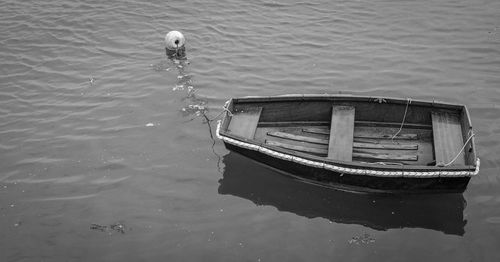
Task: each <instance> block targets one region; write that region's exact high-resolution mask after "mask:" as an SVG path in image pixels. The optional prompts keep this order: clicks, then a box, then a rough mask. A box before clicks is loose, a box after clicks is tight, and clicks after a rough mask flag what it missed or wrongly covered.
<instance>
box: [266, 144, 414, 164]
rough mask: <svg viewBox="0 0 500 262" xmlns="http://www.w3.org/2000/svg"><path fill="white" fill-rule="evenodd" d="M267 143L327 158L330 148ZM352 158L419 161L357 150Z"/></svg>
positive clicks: (395, 155)
mask: <svg viewBox="0 0 500 262" xmlns="http://www.w3.org/2000/svg"><path fill="white" fill-rule="evenodd" d="M265 142H266V144H267V145H271V146H277V147H282V148H285V149H290V150H294V151H300V152H305V153H312V154H318V155H323V156H326V155H327V154H328V148H327V147H326V146H325V147H320V148H315V147H305V146H299V145H291V144H286V143H282V142H278V141H270V140H266V141H265ZM352 157H353V158H364V159H373V160H400V161H417V160H418V156H417V155H405V154H378V153H372V152H367V151H360V152H358V150H355V151H354V152H353V153H352Z"/></svg>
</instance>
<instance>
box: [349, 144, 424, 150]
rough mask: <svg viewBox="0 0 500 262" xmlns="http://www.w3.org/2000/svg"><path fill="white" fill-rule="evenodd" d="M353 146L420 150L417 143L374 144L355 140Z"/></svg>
mask: <svg viewBox="0 0 500 262" xmlns="http://www.w3.org/2000/svg"><path fill="white" fill-rule="evenodd" d="M353 147H355V148H372V149H387V150H418V145H417V144H373V143H360V142H354V143H353Z"/></svg>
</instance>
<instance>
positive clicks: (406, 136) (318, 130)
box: [302, 127, 418, 140]
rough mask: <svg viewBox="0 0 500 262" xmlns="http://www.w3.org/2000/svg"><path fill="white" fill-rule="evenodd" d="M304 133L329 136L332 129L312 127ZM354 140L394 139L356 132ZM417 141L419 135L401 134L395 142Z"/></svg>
mask: <svg viewBox="0 0 500 262" xmlns="http://www.w3.org/2000/svg"><path fill="white" fill-rule="evenodd" d="M302 132H304V133H311V134H319V135H329V134H330V129H327V128H314V127H311V128H302ZM354 138H368V139H392V136H391V135H387V134H359V132H356V130H354ZM416 139H418V135H417V134H400V135H398V136H396V137H394V140H416Z"/></svg>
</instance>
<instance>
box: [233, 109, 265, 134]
mask: <svg viewBox="0 0 500 262" xmlns="http://www.w3.org/2000/svg"><path fill="white" fill-rule="evenodd" d="M261 113H262V107H257V108H255V109H253V110H245V111H240V112H235V113H234V114H233V116H232V117H231V122H230V123H229V127H228V131H229V132H230V133H231V134H234V135H237V136H241V137H244V138H247V139H253V137H254V135H255V130H257V124H258V123H259V118H260V114H261Z"/></svg>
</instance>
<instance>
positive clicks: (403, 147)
mask: <svg viewBox="0 0 500 262" xmlns="http://www.w3.org/2000/svg"><path fill="white" fill-rule="evenodd" d="M267 135H269V136H273V137H279V138H283V139H289V140H295V141H300V142H308V143H313V144H320V145H328V144H329V141H328V139H322V138H316V137H309V136H301V135H295V134H290V133H285V132H267ZM352 147H354V148H373V149H387V150H418V145H417V144H380V143H370V142H367V141H365V142H353V143H352Z"/></svg>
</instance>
